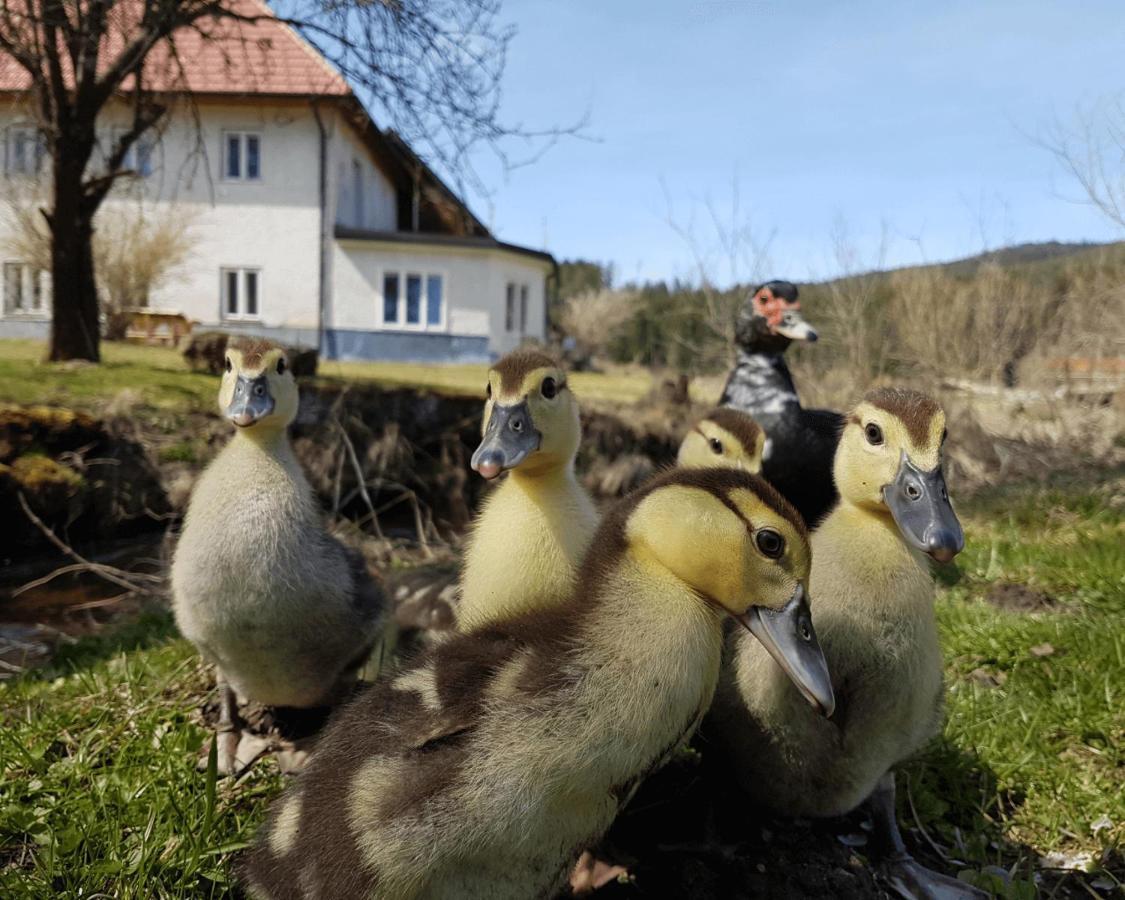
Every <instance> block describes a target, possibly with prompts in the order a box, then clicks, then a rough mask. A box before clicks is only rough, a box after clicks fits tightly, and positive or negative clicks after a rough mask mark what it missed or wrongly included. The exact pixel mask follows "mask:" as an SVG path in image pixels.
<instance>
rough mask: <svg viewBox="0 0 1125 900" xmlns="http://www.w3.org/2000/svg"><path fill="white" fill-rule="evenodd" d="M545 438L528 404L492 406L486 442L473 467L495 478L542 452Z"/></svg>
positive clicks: (525, 402) (474, 460) (483, 441)
mask: <svg viewBox="0 0 1125 900" xmlns="http://www.w3.org/2000/svg"><path fill="white" fill-rule="evenodd" d="M541 440H542V435H540V433H539V432H538V431H537V430H536V428H535V423H534V422H533V421H532V419H531V410H530V409H528V406H527V401H526V400H524V401H522V402H520V403H517V404H515V405H514V406H501V405H500V404H499V403H495V404H493V406H492V415H491V417H490V418H489V420H488V427H487V428H485V430H484V439H483V440H482V441H481V442H480V446H479V447H477V449H476V450H475V451H474V452H473V458H472V463H471V465H472V467H473V469H474V470H476V471H477V472H480V474H481V475H483V476H484V477H485V478H495V477H496V476H497V475H499V474H500V473H501V472H503V471H504V470H505V469H513V468H515V467H516V466H518V465H519V464H520V463H522V462H523V461H524V460H525V459H527V457H528V456H530V455H531V454H532V453H534V452H535V451H536V450H538V449H539V443H540V441H541Z"/></svg>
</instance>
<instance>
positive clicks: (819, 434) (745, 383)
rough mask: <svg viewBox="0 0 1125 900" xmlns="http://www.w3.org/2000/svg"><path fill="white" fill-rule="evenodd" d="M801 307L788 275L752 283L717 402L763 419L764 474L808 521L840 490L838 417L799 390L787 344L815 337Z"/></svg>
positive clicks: (813, 520)
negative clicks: (836, 478) (811, 404)
mask: <svg viewBox="0 0 1125 900" xmlns="http://www.w3.org/2000/svg"><path fill="white" fill-rule="evenodd" d="M800 306H801V304H800V301H799V300H798V292H797V286H796V285H795V284H792V283H791V282H788V281H768V282H766V283H765V284H763V285H760V286H759V287H757V288H755V290H754V292H753V293H752V294H751V295H750V297H749V299H748V300H747V302H746V304H745V306H744V307H743V309H742V311H741V312H740V313H739V316H738V323H737V326H736V329H735V343H736V345H737V348H738V355H737V358H736V361H735V365H734V369H733V370H732V371H731V373H730V376H729V377H728V378H727V383H726V386H725V387H724V388H723V395H722V397H721V398H720V400H719V404H720V405H721V406H730V407H733V408H734V409H740V410H742V411H743V412H747V413H749V414H750V415H751V416H753V418H754V420H755V421H756V422H757V423H758V424H759V425H761V426H762V429H763V430H764V431H765V433H766V444H765V450H764V458H763V462H762V474H763V475H764V476H765V477H766V478H767V479H768V480H769V481H770V482H772V483H773V485H774V486H775V487H776V488H777V489H778V490H779V491H781V493H782V494H784V495H785V497H786V499H788V500H789V502H790V503H792V504H793V505H794V506H795V507H797V510H798V512H800V513H801V515H802V516H804V518H805V521H806V522H807V523H808V524H809V526H810V527H811V526H813V525H815V524H816V523H817V522H819V521H820V520H821V519H822V518H823V517H824V516H825V514H826V513H827V512H828V511H829V510H830V509H831V508H832V507H833V506H834V505H835V503H836V500H837V499H838V496H839V495H838V494H837V492H836V485H835V484H834V483H833V481H832V460H833V458H834V457H835V454H836V444H837V443H838V442H839V439H840V432H841V430H842V429H843V426H844V417H843V415H841V414H840V413H838V412H833V411H831V410H827V409H805V408H804V407H803V406H801V400H800V398H799V397H798V396H797V388H796V387H795V386H794V385H793V376H792V375H790V374H789V367H788V366H787V365H786V364H785V351H786V349H787V348H788V347H789V344H790V343H792V342H793V341H815V340H816V339H817V333H816V331H815V330H814V329H813V328H812V326H810V325H809V323H808V322H806V321H805V320H804V318H802V316H801V314H800Z"/></svg>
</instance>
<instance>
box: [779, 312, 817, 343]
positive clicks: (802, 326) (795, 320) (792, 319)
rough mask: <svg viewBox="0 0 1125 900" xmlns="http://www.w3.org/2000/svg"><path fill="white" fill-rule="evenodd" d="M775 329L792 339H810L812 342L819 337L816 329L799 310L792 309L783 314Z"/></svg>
mask: <svg viewBox="0 0 1125 900" xmlns="http://www.w3.org/2000/svg"><path fill="white" fill-rule="evenodd" d="M774 331H776V332H777V333H778V334H780V335H781V336H782V337H786V338H789V340H791V341H808V342H809V343H810V344H811V343H813V342H815V341H816V339H817V338H818V337H819V335H818V334H817V333H816V329H815V328H813V327H812V326H811V325H810V324H809V323H808V322H806V321H805V319H804V317H803V316H802V315H801V314H800V313H799V312H797V311H796V310H792V309H791V310H787V311H786V312H785V313H784V314H783V315H782V317H781V321H780V322H779V323H778V324H777V326H776V327H775V328H774Z"/></svg>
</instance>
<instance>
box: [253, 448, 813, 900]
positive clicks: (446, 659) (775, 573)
mask: <svg viewBox="0 0 1125 900" xmlns="http://www.w3.org/2000/svg"><path fill="white" fill-rule="evenodd" d="M592 548H593V549H592V550H591V552H590V553H589V554H588V555H587V556H586V558H585V560H584V562H583V565H582V569H581V572H580V574H579V581H578V586H577V588H576V590H575V591H574V596H573V597H572V598H571V601H570V602H569V603H567V604H566V605H565V607H563V608H555V609H551V610H537V611H534V612H530V613H527V614H524V615H521V616H514V617H512V618H509V619H507V620H505V621H504V622H502V623H501V625H500V627H498V628H496V629H486V630H480V631H476V632H471V633H468V634H457V635H453V636H451V637H450V638H449V639H448V640H446V641H444V642H442V643H440V644H438V645H437V646H436V647H434V648H433V649H432V650H431V652H430V654H429V655H428V656H427V657H426V658H424V659H423V660H422V661H421V662H420V663H419V664H417V665H416V666H414V667H411V668H408V669H406V670H404V671H402V672H401V673H400V674H398V675H397V676H396V677H393V678H390V679H388V680H387V681H386V682H385V683H383V684H381V685H379V686H376V687H375V688H373V689H372V690H370V691H369V692H368V693H367V694H364V695H362V696H361V697H360V698H358V699H357V700H355V701H354V702H353V703H352V704H351V705H349V706H348V707H347V708H345V710H344V711H343V712H342V713H341V715H340V716H339V718H338V719H337V720H336V721H335V722H334V723H333V724H332V725H330V726H329V731H328V732H327V733H326V734H325V735H324V737H323V738H322V740H321V743H320V745H319V746H318V749H317V753H316V755H315V756H314V757H313V758H312V760H311V762H310V764H309V766H308V767H307V768H306V769H305V770H304V772H302V774H301V775H300V777H299V778H298V781H297V782H296V784H295V785H294V786H293V787H292V788H291V789H290V790H289V791H288V792H287V793H286V794H285V795H284V796H283V797H282V798H281V799H280V800H279V801H278V803H277V804H276V806H275V808H274V810H273V811H272V814H271V816H270V818H269V820H268V822H267V824H266V826H265V828H264V831H263V833H262V835H261V836H260V838H259V841H258V845H257V847H256V849H255V850H254V851H253V852H252V854H251V856H250V858H249V860H248V865H246V866H245V869H244V872H245V875H246V880H247V882H248V887H249V889H250V893H251V895H252V896H254V897H258V898H271V900H280V898H313V897H337V898H352V897H372V896H380V897H393V898H396V900H406V898H416V897H428V898H438V897H446V898H460V900H484V898H488V900H505V898H513V900H514V898H519V900H524V898H527V897H550V896H554V894H555V892H557V891H558V890H559V889H560V888H561V887H562V886H563V885H564V884H565V882H566V878H567V875H568V873H569V872H570V871H571V868H572V866H573V864H574V861H575V860H576V859H577V857H578V855H579V853H580V852H581V851H582V849H583V848H585V847H587V846H590V845H592V843H593V842H595V841H596V840H597V839H598V838H599V837H600V836H601V835H602V834H603V833H604V832H605V831H606V829H608V827H609V825H610V824H611V823H612V821H613V818H614V816H615V814H616V812H617V811H618V809H619V807H620V805H621V803H622V802H623V800H624V798H626V797H627V796H628V795H629V794H630V793H631V790H632V787H633V785H635V784H636V783H637V782H638V781H639V780H641V779H643V778H644V777H645V776H646V775H647V774H648V773H650V772H652V771H653V770H654V769H656V768H657V767H659V766H660V765H661V764H662V763H663V762H664V761H665V760H667V758H668V757H669V756H670V755H671V754H672V753H673V752H674V751H675V750H676V748H678V747H679V746H680V745H681V744H682V743H683V742H684V741H685V740H686V739H687V738H688V737H689V736H690V735H691V733H692V732H693V730H694V729H695V727H696V725H697V724H698V722H699V721H700V719H701V718H702V716H703V713H704V711H705V710H706V709H707V706H708V704H709V703H710V700H711V695H712V692H713V690H714V687H715V683H716V680H717V678H718V675H719V664H720V657H721V652H722V631H723V623H724V618H725V617H726V616H731V617H733V618H734V619H736V620H737V621H739V622H741V623H742V624H743V625H744V626H745V627H746V628H747V629H748V630H749V631H750V633H751V634H753V635H754V637H755V638H756V639H757V640H758V641H760V642H761V643H762V644H763V645H764V646H765V647H767V648H768V649H769V652H770V653H772V654H774V656H775V657H776V658H777V659H778V661H779V662H780V663H781V664H782V666H783V667H784V668H785V670H786V671H787V672H789V674H790V677H792V678H793V679H794V681H795V682H796V684H797V685H798V686H799V688H800V691H801V693H802V694H804V695H806V696H807V697H808V698H809V700H810V701H811V702H813V703H815V704H817V705H818V706H819V707H821V708H823V709H824V710H825V712H828V713H830V712H831V710H832V706H833V700H832V689H831V685H830V683H829V680H828V673H827V670H826V669H825V666H824V659H823V656H822V655H821V652H820V649H819V646H818V645H817V641H816V635H815V633H814V632H813V630H812V625H811V622H810V620H809V616H808V604H807V600H806V594H805V588H804V582H805V579H806V577H807V574H808V568H809V550H808V544H807V540H806V533H805V526H804V523H803V522H802V521H801V519H800V517H799V516H798V515H797V514H796V513H795V512H794V511H793V509H792V508H791V507H790V506H789V505H788V504H787V503H786V502H785V501H784V500H783V499H782V498H781V496H780V495H779V494H778V493H777V492H776V491H775V490H774V489H773V488H771V487H770V486H769V485H768V484H767V483H766V482H764V481H762V480H761V479H760V478H757V477H756V476H753V475H749V474H746V473H743V472H738V471H733V470H718V469H709V470H676V471H672V472H668V473H666V474H664V475H661V476H659V477H657V478H656V479H654V480H653V481H651V482H649V483H648V484H647V485H645V486H644V487H642V488H641V489H639V490H638V491H636V492H634V493H633V494H631V495H630V496H629V497H627V498H626V499H624V500H622V501H620V502H619V503H618V505H617V506H616V507H614V509H613V510H612V511H611V512H610V513H609V514H608V515H607V516H606V518H605V519H604V521H603V522H602V524H601V526H600V528H599V529H598V532H597V534H596V535H595V538H594V541H593V544H592Z"/></svg>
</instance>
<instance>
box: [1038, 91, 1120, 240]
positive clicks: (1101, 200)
mask: <svg viewBox="0 0 1125 900" xmlns="http://www.w3.org/2000/svg"><path fill="white" fill-rule="evenodd" d="M1038 143H1039V144H1040V146H1042V147H1043V148H1045V149H1046V150H1048V151H1049V152H1050V153H1051V154H1052V155H1053V156H1054V157H1055V159H1056V160H1058V162H1059V164H1060V165H1061V166H1062V168H1063V170H1064V171H1065V172H1066V173H1067V174H1068V175H1069V176H1070V177H1071V178H1072V179H1073V180H1074V181H1075V182H1076V183H1077V184H1078V186H1079V187H1080V188H1081V190H1082V193H1083V194H1084V195H1085V199H1086V201H1087V202H1089V203H1090V204H1091V205H1092V206H1093V207H1094V208H1095V209H1097V210H1098V211H1099V212H1101V213H1102V214H1103V215H1104V216H1105V217H1106V218H1107V219H1109V220H1110V221H1111V222H1113V223H1114V224H1115V225H1116V226H1117V227H1118V228H1123V229H1125V98H1123V97H1120V96H1118V97H1114V98H1105V99H1102V100H1100V101H1099V102H1097V103H1095V104H1093V105H1091V106H1089V107H1085V108H1083V107H1079V108H1078V109H1077V110H1076V111H1075V114H1074V117H1073V119H1072V120H1071V122H1069V123H1064V122H1061V121H1056V122H1055V123H1054V124H1053V125H1052V126H1051V127H1050V128H1049V129H1048V132H1047V134H1046V135H1045V136H1042V137H1040V138H1039V139H1038Z"/></svg>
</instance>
